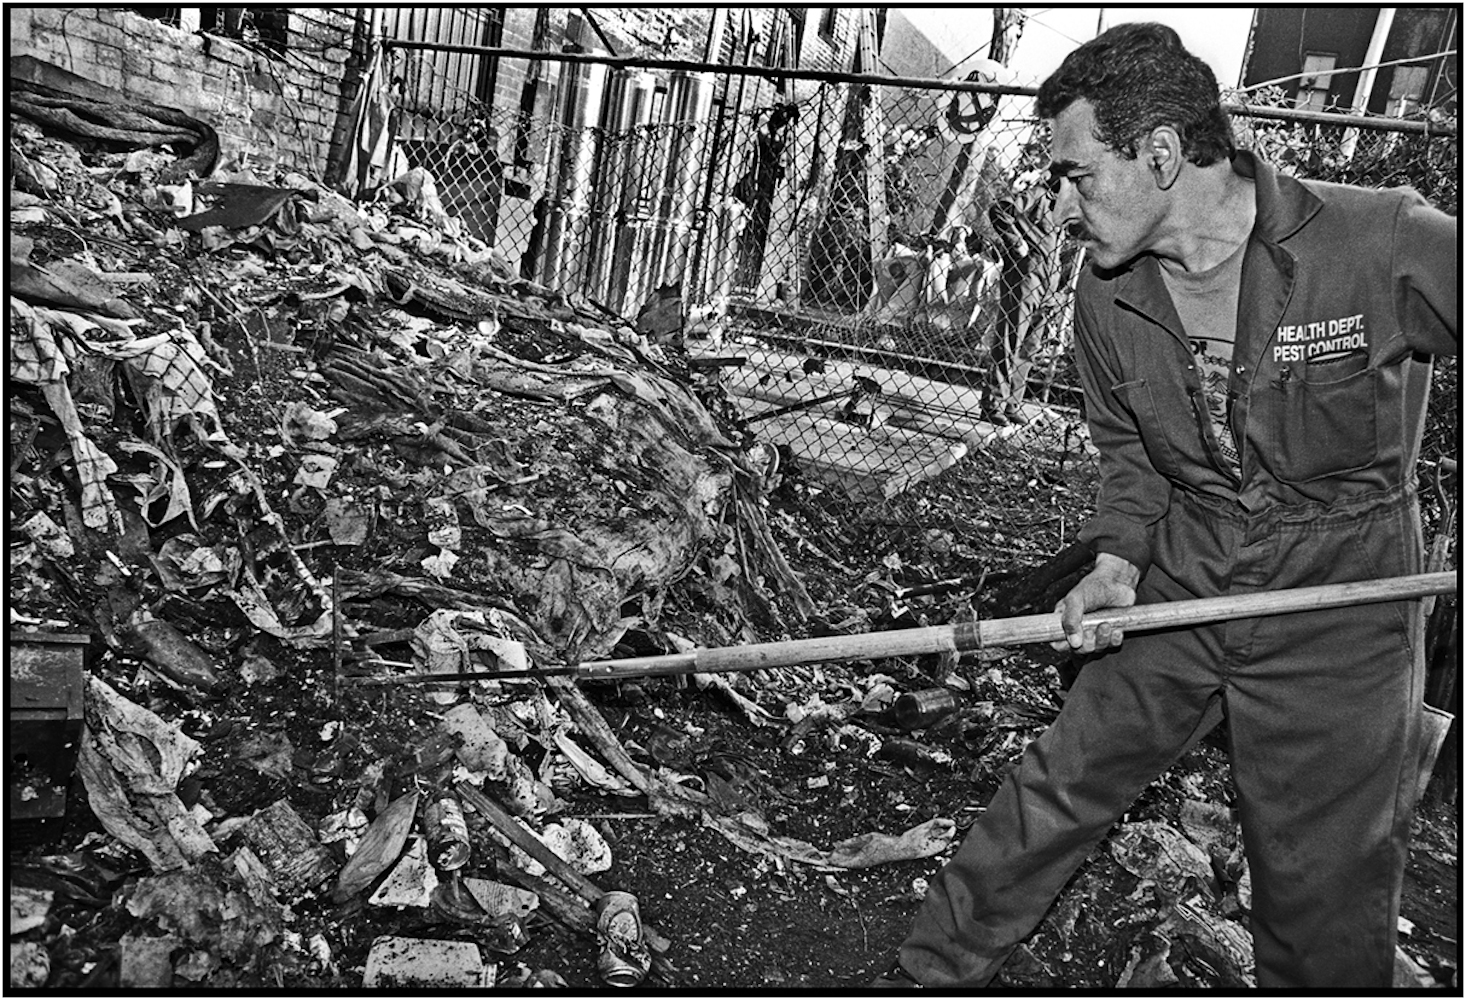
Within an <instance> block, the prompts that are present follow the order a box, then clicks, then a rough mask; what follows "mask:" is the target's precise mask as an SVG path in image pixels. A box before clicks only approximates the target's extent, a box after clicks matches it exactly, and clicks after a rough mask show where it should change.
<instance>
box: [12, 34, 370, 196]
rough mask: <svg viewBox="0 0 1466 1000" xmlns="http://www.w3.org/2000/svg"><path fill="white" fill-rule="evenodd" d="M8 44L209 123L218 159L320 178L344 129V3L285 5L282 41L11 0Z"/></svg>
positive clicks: (263, 174)
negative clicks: (276, 48) (280, 44)
mask: <svg viewBox="0 0 1466 1000" xmlns="http://www.w3.org/2000/svg"><path fill="white" fill-rule="evenodd" d="M7 14H8V15H9V16H8V22H9V42H10V52H11V54H12V55H31V56H34V57H36V58H37V59H41V60H44V61H46V62H50V63H53V64H55V65H57V66H59V67H60V68H62V69H65V70H69V71H71V72H73V73H76V74H77V75H79V76H83V77H86V78H88V79H90V80H93V81H95V82H96V83H99V84H102V85H104V86H108V87H113V88H115V89H117V90H120V91H121V92H123V93H124V94H128V95H131V96H133V97H136V98H138V99H140V100H144V101H150V102H152V103H155V104H162V105H166V106H168V107H174V108H178V109H179V110H181V111H185V112H187V113H189V114H192V115H194V116H195V117H198V118H200V119H201V120H203V121H206V122H208V123H209V124H210V125H213V126H214V128H215V129H217V130H218V132H219V139H220V146H221V150H222V153H221V159H220V167H221V168H226V169H240V168H244V167H248V168H250V169H252V170H254V172H255V173H256V175H257V176H259V177H260V178H261V179H265V178H267V177H268V176H269V175H270V174H272V173H273V172H274V171H275V170H276V169H287V170H299V171H300V172H302V173H304V174H306V175H307V176H310V177H313V178H316V179H320V178H322V177H324V176H326V174H327V173H328V168H329V167H330V166H331V163H332V150H333V148H334V147H337V146H339V145H340V143H341V141H342V139H343V137H344V129H345V127H346V121H345V116H344V112H345V109H346V107H347V105H348V104H349V102H350V100H351V97H352V96H354V95H353V94H352V92H351V87H352V85H353V84H352V83H351V82H349V80H350V79H351V76H352V74H351V73H350V72H349V70H350V66H349V64H350V62H351V59H352V44H353V38H354V35H355V33H356V8H352V7H293V8H290V10H289V15H288V28H287V32H286V38H285V46H284V52H283V53H276V52H272V51H269V50H267V49H266V48H265V47H264V46H249V47H247V46H246V45H244V44H241V43H240V42H238V41H235V40H231V39H229V38H224V37H220V36H218V35H213V34H208V33H203V32H199V31H190V30H186V29H185V28H180V27H174V26H171V25H169V24H167V23H165V22H163V21H161V20H156V19H153V18H150V17H145V16H143V15H140V14H136V13H133V12H131V11H129V10H126V9H123V8H118V7H11V8H9V10H8V11H7Z"/></svg>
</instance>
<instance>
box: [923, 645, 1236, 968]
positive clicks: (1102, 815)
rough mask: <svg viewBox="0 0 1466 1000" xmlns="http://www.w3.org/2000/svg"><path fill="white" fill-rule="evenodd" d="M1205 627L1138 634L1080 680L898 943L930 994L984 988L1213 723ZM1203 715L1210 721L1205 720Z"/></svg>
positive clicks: (1212, 654) (1211, 654) (1213, 650)
mask: <svg viewBox="0 0 1466 1000" xmlns="http://www.w3.org/2000/svg"><path fill="white" fill-rule="evenodd" d="M1218 653H1219V648H1218V635H1217V632H1216V630H1215V629H1195V630H1190V631H1178V632H1175V633H1153V634H1150V635H1144V634H1138V635H1133V636H1129V637H1127V638H1126V639H1125V643H1124V645H1123V646H1122V647H1121V648H1120V649H1119V650H1116V651H1113V652H1111V653H1107V654H1105V655H1103V656H1100V657H1097V658H1095V659H1094V660H1093V661H1091V662H1090V663H1088V664H1087V665H1086V666H1085V668H1084V669H1083V670H1081V671H1080V673H1079V677H1078V679H1077V680H1076V681H1075V682H1074V686H1073V687H1072V688H1071V689H1070V691H1069V694H1068V697H1067V698H1066V699H1065V702H1064V707H1063V710H1062V711H1061V712H1060V713H1059V717H1058V719H1057V720H1055V722H1054V723H1053V725H1051V726H1050V727H1049V728H1048V730H1047V731H1046V732H1044V734H1043V735H1042V736H1040V737H1039V738H1038V739H1037V740H1035V741H1034V742H1033V743H1031V744H1029V746H1028V748H1027V749H1026V750H1025V751H1024V753H1023V757H1022V759H1021V760H1020V761H1019V764H1018V766H1017V767H1016V768H1015V769H1014V770H1013V771H1012V772H1011V773H1010V774H1009V775H1008V777H1007V779H1005V781H1004V782H1003V785H1002V787H1001V788H1000V789H999V790H998V793H997V794H996V795H995V796H994V797H993V799H992V801H991V802H990V803H989V804H988V807H987V810H986V811H985V812H984V813H983V815H982V816H981V817H979V818H978V820H977V822H976V823H974V824H973V826H972V828H971V830H969V831H968V834H967V837H966V839H965V840H964V841H963V843H962V846H961V847H960V848H959V849H958V851H957V853H956V855H955V856H953V858H952V860H951V861H949V862H948V863H947V864H946V865H945V866H944V867H943V868H942V869H941V871H939V872H938V873H937V874H936V876H935V877H934V878H933V879H932V881H931V885H930V886H929V888H928V889H927V894H926V899H925V901H924V902H923V904H922V907H921V910H920V912H919V913H918V915H917V918H916V920H915V922H914V923H913V924H912V927H911V931H910V933H909V934H908V936H907V938H906V940H905V942H904V943H903V944H902V945H901V949H900V960H901V964H902V965H903V966H904V967H905V968H906V970H907V971H908V972H910V973H911V974H912V975H913V976H914V977H915V978H916V979H917V980H918V981H920V982H921V983H923V984H925V985H928V986H979V987H980V986H983V985H986V984H987V982H988V981H989V980H990V979H991V978H992V977H993V975H995V974H996V973H997V971H998V969H999V967H1000V966H1001V965H1002V963H1003V960H1004V959H1005V958H1007V956H1008V954H1009V952H1010V951H1012V949H1013V948H1014V947H1015V946H1016V945H1017V944H1018V943H1019V942H1020V941H1022V940H1023V938H1025V937H1026V936H1028V934H1029V933H1030V932H1031V931H1032V930H1033V928H1034V927H1036V926H1037V925H1038V922H1039V921H1040V920H1041V919H1042V918H1043V915H1044V913H1045V912H1046V911H1047V910H1048V908H1049V906H1050V904H1052V902H1053V901H1054V898H1055V897H1056V896H1057V895H1058V894H1059V891H1060V890H1061V889H1063V887H1064V883H1065V882H1067V881H1068V880H1069V878H1070V876H1071V875H1073V874H1074V871H1075V869H1077V868H1078V867H1079V865H1080V864H1081V863H1082V862H1083V861H1084V859H1085V857H1086V856H1087V855H1088V854H1089V852H1090V851H1091V850H1092V849H1093V848H1094V847H1095V845H1096V844H1098V843H1099V842H1100V840H1102V839H1103V838H1104V836H1105V834H1106V833H1107V832H1108V831H1109V829H1110V827H1111V825H1113V823H1114V822H1115V821H1116V820H1117V819H1118V818H1119V817H1120V816H1121V815H1122V814H1123V813H1124V811H1125V809H1126V808H1128V807H1129V805H1130V803H1131V802H1132V801H1133V800H1134V799H1135V796H1137V795H1138V794H1139V793H1140V792H1141V791H1142V790H1143V789H1144V788H1145V786H1146V785H1147V784H1149V783H1150V782H1151V781H1152V780H1154V779H1155V777H1156V776H1157V775H1159V774H1160V773H1161V772H1162V771H1164V770H1165V768H1166V767H1168V766H1169V765H1170V764H1171V763H1172V762H1173V761H1174V760H1175V759H1176V758H1177V757H1178V756H1179V755H1180V753H1181V752H1182V750H1184V749H1185V748H1186V747H1187V746H1188V744H1189V743H1190V742H1191V741H1192V740H1193V739H1194V738H1197V737H1199V736H1200V735H1204V733H1205V730H1207V729H1209V728H1210V727H1211V726H1213V725H1214V724H1215V722H1216V719H1217V713H1216V712H1215V708H1216V704H1217V696H1218V682H1217V678H1216V676H1215V674H1213V673H1212V672H1211V671H1209V670H1208V669H1206V667H1205V665H1206V664H1210V663H1215V662H1216V661H1217V659H1218V655H1217V654H1218ZM1209 709H1210V711H1209Z"/></svg>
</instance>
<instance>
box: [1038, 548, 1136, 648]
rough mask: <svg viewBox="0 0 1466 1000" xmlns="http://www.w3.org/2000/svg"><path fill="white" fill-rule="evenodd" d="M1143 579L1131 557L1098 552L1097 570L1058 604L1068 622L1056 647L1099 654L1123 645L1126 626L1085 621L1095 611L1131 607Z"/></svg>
mask: <svg viewBox="0 0 1466 1000" xmlns="http://www.w3.org/2000/svg"><path fill="white" fill-rule="evenodd" d="M1139 582H1140V570H1139V569H1137V568H1136V567H1135V565H1134V564H1133V563H1131V562H1130V561H1129V560H1128V559H1122V558H1121V557H1120V556H1117V555H1112V554H1110V553H1108V552H1101V553H1100V554H1099V555H1097V556H1096V557H1095V560H1094V569H1092V570H1090V571H1089V574H1088V575H1087V576H1086V577H1085V578H1084V579H1083V580H1080V581H1079V583H1077V584H1076V585H1075V586H1074V589H1073V590H1071V591H1069V593H1068V594H1067V595H1065V597H1064V599H1063V600H1062V601H1060V602H1059V603H1058V604H1056V605H1055V606H1054V610H1055V611H1057V612H1058V613H1059V618H1060V621H1061V622H1062V623H1063V625H1064V638H1063V639H1061V640H1059V641H1057V642H1055V643H1053V647H1054V648H1055V649H1057V650H1060V651H1063V650H1066V649H1070V650H1073V651H1074V652H1076V653H1095V652H1098V651H1100V650H1104V649H1109V648H1111V647H1112V646H1118V645H1120V643H1121V642H1123V641H1124V639H1125V631H1124V629H1122V628H1120V627H1118V626H1115V625H1111V624H1110V623H1108V622H1104V623H1101V624H1100V625H1099V626H1098V627H1094V626H1085V625H1083V624H1082V623H1081V620H1082V619H1083V617H1084V616H1085V615H1086V614H1088V613H1089V612H1091V611H1107V610H1111V609H1114V608H1128V607H1131V606H1132V605H1134V604H1135V586H1136V584H1138V583H1139Z"/></svg>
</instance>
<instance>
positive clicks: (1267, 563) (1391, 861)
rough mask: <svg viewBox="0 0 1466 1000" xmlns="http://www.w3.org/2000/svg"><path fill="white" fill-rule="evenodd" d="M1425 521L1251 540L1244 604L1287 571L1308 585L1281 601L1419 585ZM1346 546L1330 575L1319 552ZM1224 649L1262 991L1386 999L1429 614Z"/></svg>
mask: <svg viewBox="0 0 1466 1000" xmlns="http://www.w3.org/2000/svg"><path fill="white" fill-rule="evenodd" d="M1414 517H1415V515H1414V506H1413V503H1402V504H1399V505H1397V506H1395V507H1382V508H1379V509H1375V510H1372V511H1368V512H1367V513H1364V514H1361V515H1358V516H1355V517H1352V518H1350V519H1348V520H1344V519H1341V518H1333V519H1331V518H1330V517H1329V516H1328V515H1324V516H1323V517H1319V518H1316V519H1313V520H1309V521H1307V522H1304V523H1301V524H1291V525H1283V526H1282V527H1281V528H1280V529H1279V530H1276V531H1272V532H1269V533H1267V534H1266V536H1264V537H1260V538H1257V537H1254V538H1249V540H1248V543H1247V544H1246V545H1244V546H1243V547H1242V548H1241V550H1240V554H1239V557H1238V559H1237V561H1236V564H1235V568H1234V571H1233V579H1232V584H1233V589H1234V590H1237V589H1253V588H1255V587H1257V586H1260V585H1261V583H1262V581H1263V579H1264V578H1270V579H1275V578H1276V577H1275V572H1276V569H1275V568H1276V567H1277V566H1278V565H1287V566H1289V567H1297V569H1296V570H1294V571H1293V572H1296V573H1297V574H1298V575H1297V576H1295V577H1293V578H1290V579H1284V580H1282V581H1279V582H1278V583H1276V584H1270V586H1271V585H1280V586H1295V587H1296V586H1308V585H1311V584H1314V583H1319V582H1324V581H1323V580H1319V579H1311V578H1310V577H1309V576H1308V575H1307V574H1309V573H1310V572H1312V573H1315V574H1318V573H1323V572H1329V571H1331V572H1333V573H1336V574H1337V573H1341V572H1342V573H1347V574H1348V576H1347V577H1345V578H1346V579H1348V578H1352V579H1366V578H1369V577H1372V576H1398V575H1402V574H1405V573H1411V572H1418V571H1419V561H1420V556H1419V553H1420V547H1419V544H1418V543H1414V544H1411V542H1406V543H1404V544H1401V543H1400V542H1399V539H1402V538H1403V539H1412V540H1413V539H1414V538H1416V537H1418V528H1417V527H1415V524H1414ZM1340 537H1342V538H1344V539H1346V540H1347V543H1348V544H1345V545H1342V546H1337V547H1335V548H1334V550H1333V551H1334V557H1333V558H1332V559H1331V560H1330V563H1331V565H1329V566H1328V567H1327V569H1324V568H1322V567H1320V565H1319V564H1320V562H1321V560H1319V559H1318V558H1317V557H1316V556H1315V553H1316V552H1317V550H1318V548H1319V547H1320V545H1321V544H1323V542H1324V540H1325V539H1327V538H1340ZM1381 540H1383V543H1382V542H1381ZM1310 550H1313V551H1310ZM1309 567H1314V568H1313V569H1312V570H1310V569H1309ZM1127 642H1128V640H1127ZM1224 645H1225V646H1226V648H1227V651H1228V655H1229V662H1228V663H1227V664H1226V666H1225V667H1224V669H1225V670H1226V672H1227V722H1228V726H1229V731H1230V736H1231V749H1232V774H1233V777H1234V779H1235V781H1236V785H1237V799H1238V809H1239V812H1240V814H1241V819H1242V833H1243V843H1244V846H1245V848H1246V851H1247V859H1248V864H1249V867H1250V869H1251V872H1252V916H1251V924H1252V935H1253V945H1254V952H1255V958H1256V963H1257V982H1258V985H1259V986H1261V987H1290V986H1297V987H1313V988H1336V987H1346V988H1355V989H1361V988H1377V989H1388V988H1389V987H1390V985H1391V982H1392V978H1393V970H1394V956H1395V942H1396V935H1397V922H1398V918H1399V905H1400V890H1401V885H1402V881H1403V878H1404V868H1405V862H1406V860H1407V855H1408V850H1409V843H1410V821H1411V817H1412V814H1413V812H1414V806H1415V786H1416V781H1415V775H1416V771H1417V769H1418V766H1419V753H1420V749H1419V748H1420V729H1421V718H1420V717H1421V704H1422V700H1423V695H1424V678H1425V657H1424V620H1423V617H1422V614H1421V611H1420V604H1419V602H1418V601H1404V602H1394V603H1390V604H1370V605H1360V606H1358V607H1352V608H1341V609H1338V610H1334V611H1320V612H1310V613H1307V614H1296V615H1279V616H1276V617H1272V618H1257V619H1252V620H1250V621H1240V620H1239V621H1236V622H1229V623H1228V624H1227V626H1226V634H1225V635H1224Z"/></svg>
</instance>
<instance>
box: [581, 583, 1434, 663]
mask: <svg viewBox="0 0 1466 1000" xmlns="http://www.w3.org/2000/svg"><path fill="white" fill-rule="evenodd" d="M1455 592H1456V574H1455V573H1421V574H1418V575H1415V576H1402V577H1395V578H1392V579H1385V580H1361V581H1359V582H1357V583H1337V584H1328V585H1325V586H1321V587H1300V588H1297V589H1294V590H1278V591H1271V592H1266V591H1265V592H1261V593H1256V594H1236V595H1230V596H1227V597H1208V598H1202V599H1199V600H1194V601H1171V602H1169V603H1166V604H1142V605H1137V606H1136V607H1132V608H1124V609H1120V610H1116V611H1106V612H1102V613H1100V614H1097V615H1091V616H1089V617H1087V618H1085V619H1084V627H1085V630H1086V631H1089V630H1092V629H1094V628H1096V627H1098V626H1099V625H1101V624H1104V623H1109V624H1111V625H1118V626H1120V627H1121V628H1123V629H1125V630H1126V631H1130V632H1140V631H1147V630H1152V629H1161V628H1180V627H1186V626H1191V625H1200V624H1203V623H1206V622H1219V621H1231V620H1233V619H1237V618H1260V617H1265V616H1268V615H1281V614H1291V613H1294V612H1299V611H1322V610H1324V609H1327V608H1342V607H1350V606H1353V605H1357V604H1377V603H1380V602H1384V601H1406V600H1414V599H1417V598H1421V597H1425V596H1427V595H1430V594H1449V593H1455ZM1063 637H1064V630H1063V627H1062V625H1061V624H1060V622H1059V615H1058V613H1057V612H1050V613H1048V614H1043V615H1027V616H1023V617H1018V618H999V619H994V620H992V621H985V622H971V623H967V624H962V625H938V626H933V627H930V628H917V629H899V630H895V631H891V632H868V633H862V634H859V635H834V636H819V637H816V638H812V639H791V640H788V641H785V642H765V643H754V644H751V645H747V646H724V647H719V648H714V649H694V650H689V651H688V652H686V653H673V654H670V655H667V656H641V657H633V658H630V659H624V660H602V661H600V662H597V663H582V664H581V665H580V667H579V668H578V669H577V671H576V676H577V677H583V678H587V679H618V678H625V677H658V676H666V675H670V674H688V673H734V672H738V671H743V670H763V669H766V668H769V667H789V666H794V665H796V664H801V663H830V662H836V661H840V660H879V659H884V658H887V657H892V656H911V655H918V654H922V653H945V652H966V651H969V650H974V649H982V648H983V647H986V646H1019V645H1023V644H1025V643H1035V642H1053V641H1055V640H1058V639H1062V638H1063Z"/></svg>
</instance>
